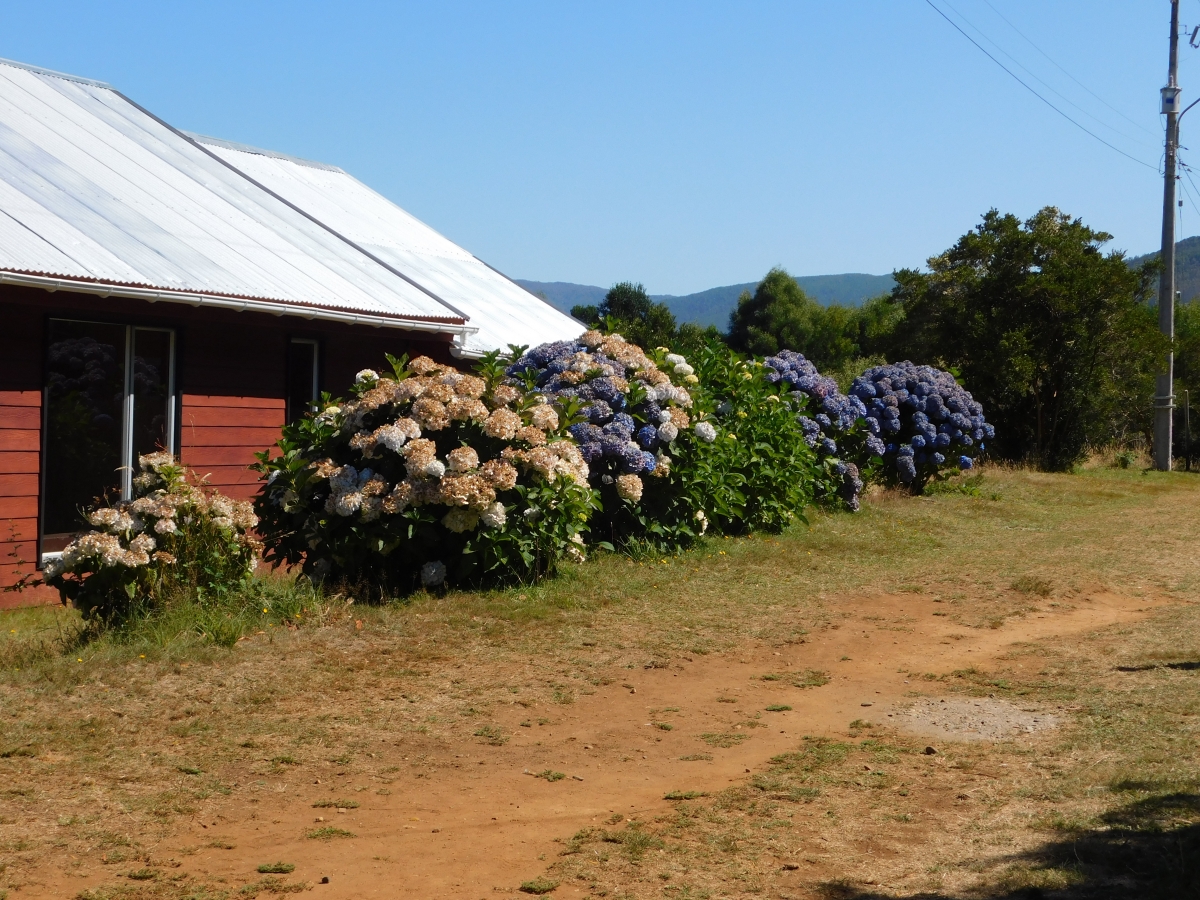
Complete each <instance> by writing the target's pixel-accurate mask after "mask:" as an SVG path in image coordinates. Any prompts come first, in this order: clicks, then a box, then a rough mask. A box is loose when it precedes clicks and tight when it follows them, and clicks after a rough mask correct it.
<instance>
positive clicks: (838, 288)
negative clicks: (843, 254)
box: [514, 272, 896, 331]
mask: <svg viewBox="0 0 1200 900" xmlns="http://www.w3.org/2000/svg"><path fill="white" fill-rule="evenodd" d="M514 281H516V282H517V284H519V285H521V287H523V288H525V289H526V290H527V291H531V292H532V293H535V294H540V295H542V296H544V297H545V298H546V299H547V300H548V301H549V302H550V304H551V305H552V306H554V307H556V308H557V309H561V310H562V311H563V312H565V313H570V311H571V307H573V306H576V305H585V306H587V305H597V304H599V303H600V301H601V300H603V299H604V295H605V294H607V293H608V288H602V287H596V286H595V285H589V284H573V283H571V282H569V281H528V280H526V279H522V278H516V279H514ZM796 281H797V283H798V284H799V285H800V286H801V287H802V288H804V290H805V291H806V292H807V293H808V295H809V296H810V297H812V298H813V299H814V300H816V301H817V302H818V303H823V304H825V305H826V306H829V305H831V304H834V303H839V304H841V305H843V306H858V305H859V304H861V303H862V302H863V301H864V300H868V299H870V298H871V297H877V296H879V295H880V294H886V293H888V292H890V291H891V289H892V287H893V286H894V285H895V283H896V282H895V281H894V280H893V279H892V276H891V275H865V274H862V273H859V272H848V273H845V274H842V275H800V276H797V277H796ZM756 287H758V282H757V281H748V282H746V283H745V284H729V285H725V286H723V287H715V288H709V289H708V290H706V291H699V292H698V293H695V294H686V295H684V296H675V295H672V294H652V295H651V296H652V297H653V299H655V300H658V301H661V302H663V303H665V304H667V306H668V307H669V308H670V310H671V312H672V313H674V314H675V318H676V319H677V320H678V321H680V322H694V323H696V324H697V325H700V326H708V325H716V326H717V328H719V329H721V330H722V331H724V330H725V329H726V328H727V327H728V326H729V314H730V313H731V312H733V310H734V309H736V308H737V301H738V297H739V296H741V293H742V291H750V292H751V293H753V292H754V289H755V288H756Z"/></svg>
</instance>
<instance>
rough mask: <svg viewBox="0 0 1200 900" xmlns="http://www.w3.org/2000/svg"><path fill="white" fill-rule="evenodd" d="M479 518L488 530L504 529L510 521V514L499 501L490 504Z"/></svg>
mask: <svg viewBox="0 0 1200 900" xmlns="http://www.w3.org/2000/svg"><path fill="white" fill-rule="evenodd" d="M479 518H480V519H481V520H482V521H483V524H484V525H486V526H487V527H488V528H503V527H504V523H505V522H506V521H508V514H507V513H506V512H505V511H504V504H503V503H501V502H500V501H499V500H497V501H496V502H495V503H491V504H489V505H488V507H487V508H486V509H484V511H483V514H482V515H480V517H479Z"/></svg>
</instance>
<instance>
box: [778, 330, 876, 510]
mask: <svg viewBox="0 0 1200 900" xmlns="http://www.w3.org/2000/svg"><path fill="white" fill-rule="evenodd" d="M763 365H764V366H765V371H764V374H765V375H766V378H767V381H769V382H771V383H772V384H782V385H785V386H786V387H788V388H790V389H791V390H790V396H791V398H792V403H793V404H794V407H795V408H796V409H797V412H798V419H797V421H799V423H800V427H801V429H803V431H804V440H805V442H806V443H807V444H808V446H809V447H812V448H813V449H814V450H815V451H816V452H817V459H818V461H819V464H820V470H821V475H822V477H821V478H819V479H818V481H817V485H816V495H817V499H818V500H825V501H832V500H834V499H838V500H841V501H842V502H843V503H845V505H846V507H847V508H848V509H850V510H851V511H852V512H857V511H858V508H859V495H860V494H861V493H862V489H863V477H864V475H867V474H868V473H869V471H870V470H871V469H873V468H874V460H875V458H876V457H882V456H883V454H884V449H885V448H884V444H883V442H882V441H881V440H880V439H879V438H878V437H877V436H876V435H875V434H874V433H872V432H871V431H870V430H869V429H867V428H866V427H865V426H864V420H865V419H866V415H867V409H866V407H865V406H864V405H863V402H862V400H860V399H859V398H858V397H856V396H854V395H853V394H852V395H851V396H849V397H847V396H846V395H845V394H843V393H842V392H841V391H840V390H838V385H837V382H836V381H834V380H833V379H832V378H829V377H826V376H824V375H822V374H821V373H820V372H818V371H817V368H816V366H814V365H813V364H812V363H811V362H810V361H809V360H807V359H805V357H804V355H803V354H801V353H797V352H795V351H794V350H781V351H780V352H779V353H777V354H776V355H775V356H768V357H767V358H766V359H765V360H763Z"/></svg>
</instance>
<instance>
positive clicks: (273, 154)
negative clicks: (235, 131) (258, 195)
mask: <svg viewBox="0 0 1200 900" xmlns="http://www.w3.org/2000/svg"><path fill="white" fill-rule="evenodd" d="M183 133H184V134H185V135H187V136H188V137H190V138H191V139H192V140H193V141H195V142H196V143H198V144H211V145H212V146H214V147H224V148H225V149H226V150H238V151H240V152H242V153H253V154H254V155H255V156H266V157H269V158H271V159H282V160H285V161H286V162H293V163H295V164H296V165H298V166H307V167H308V168H310V169H323V170H324V171H326V172H338V173H340V174H342V175H347V174H349V173H348V172H346V171H345V170H344V169H341V168H339V167H338V166H334V165H331V164H329V163H323V162H317V161H316V160H315V159H304V158H303V157H299V156H291V155H289V154H287V153H279V152H278V151H276V150H264V149H263V148H262V147H251V146H250V145H249V144H239V143H238V142H237V141H227V140H225V139H223V138H215V137H212V136H211V135H207V134H200V133H198V132H195V131H185V132H183Z"/></svg>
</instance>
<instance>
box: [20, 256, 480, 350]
mask: <svg viewBox="0 0 1200 900" xmlns="http://www.w3.org/2000/svg"><path fill="white" fill-rule="evenodd" d="M0 284H12V285H17V286H20V287H35V288H41V289H42V290H44V291H50V292H54V291H71V292H73V293H79V294H95V295H97V296H100V297H125V298H129V299H132V300H145V301H147V302H149V303H158V302H163V303H181V304H184V305H187V306H193V307H200V306H203V307H209V308H215V309H229V310H233V311H234V312H259V313H268V314H270V315H273V316H297V317H299V318H302V319H309V320H318V321H322V322H339V323H342V324H347V325H370V326H371V327H373V328H395V329H400V330H404V331H424V332H433V333H438V334H449V335H454V336H455V337H456V338H457V339H458V340H460V341H461V340H465V339H466V337H467V335H470V334H474V333H475V332H477V331H478V330H479V329H478V328H477V327H475V326H473V325H468V324H467V323H466V321H465V320H463V319H457V320H455V319H434V318H427V319H422V318H414V317H408V316H375V315H369V314H366V313H356V312H349V311H343V310H337V309H330V308H329V307H324V306H307V305H303V304H295V303H285V302H281V301H276V300H263V299H259V298H253V297H231V296H225V295H221V294H208V293H201V292H195V291H178V290H170V289H163V288H143V287H136V286H133V285H124V284H110V283H107V282H99V281H82V280H76V279H72V278H58V277H54V276H50V275H37V274H33V273H27V272H11V271H0Z"/></svg>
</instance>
